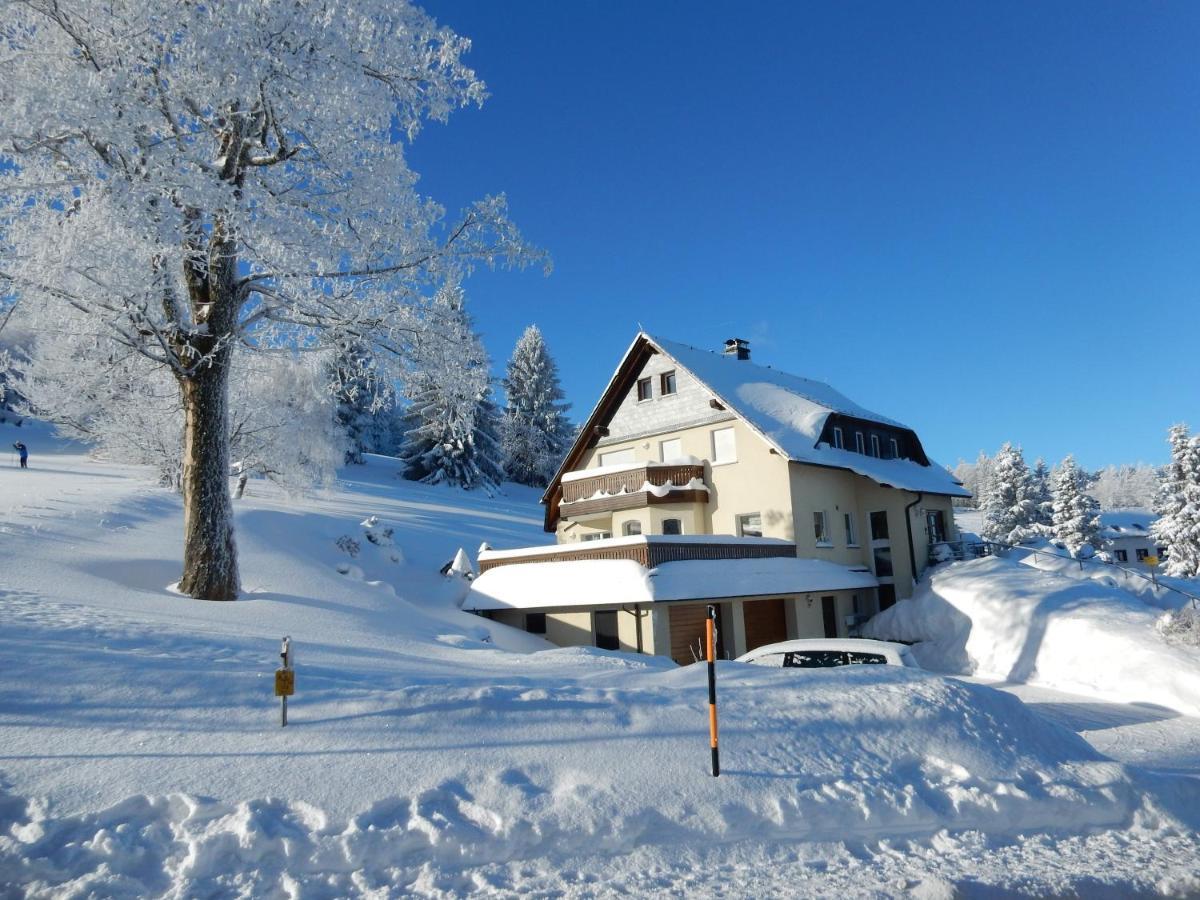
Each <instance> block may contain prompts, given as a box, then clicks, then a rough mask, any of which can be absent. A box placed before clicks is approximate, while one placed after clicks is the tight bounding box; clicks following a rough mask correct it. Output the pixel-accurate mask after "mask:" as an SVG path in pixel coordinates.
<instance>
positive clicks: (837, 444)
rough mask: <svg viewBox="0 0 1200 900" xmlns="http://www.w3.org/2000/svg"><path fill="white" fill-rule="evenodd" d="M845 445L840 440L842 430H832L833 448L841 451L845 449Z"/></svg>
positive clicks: (841, 439)
mask: <svg viewBox="0 0 1200 900" xmlns="http://www.w3.org/2000/svg"><path fill="white" fill-rule="evenodd" d="M845 445H846V442H845V441H844V440H843V438H842V429H840V428H834V429H833V446H835V447H836V448H837V449H839V450H841V449H843V448H844V447H845Z"/></svg>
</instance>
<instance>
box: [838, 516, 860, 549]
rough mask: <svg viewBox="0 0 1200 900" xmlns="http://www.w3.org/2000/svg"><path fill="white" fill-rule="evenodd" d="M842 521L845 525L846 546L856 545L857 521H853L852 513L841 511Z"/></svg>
mask: <svg viewBox="0 0 1200 900" xmlns="http://www.w3.org/2000/svg"><path fill="white" fill-rule="evenodd" d="M842 523H843V524H844V525H845V527H846V546H847V547H857V546H858V523H857V522H855V521H854V513H852V512H848V513H842Z"/></svg>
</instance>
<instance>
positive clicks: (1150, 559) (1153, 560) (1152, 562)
mask: <svg viewBox="0 0 1200 900" xmlns="http://www.w3.org/2000/svg"><path fill="white" fill-rule="evenodd" d="M1142 562H1144V563H1145V564H1146V565H1148V566H1157V565H1158V557H1157V556H1147V557H1146V558H1145V559H1143V560H1142Z"/></svg>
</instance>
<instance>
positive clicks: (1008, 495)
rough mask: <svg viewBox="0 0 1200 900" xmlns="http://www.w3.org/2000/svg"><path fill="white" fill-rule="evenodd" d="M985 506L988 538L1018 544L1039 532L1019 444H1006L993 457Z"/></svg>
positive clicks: (985, 524)
mask: <svg viewBox="0 0 1200 900" xmlns="http://www.w3.org/2000/svg"><path fill="white" fill-rule="evenodd" d="M983 509H984V517H983V536H984V537H986V538H987V539H989V540H993V541H1001V542H1003V543H1006V544H1019V543H1020V542H1021V541H1027V540H1030V539H1031V538H1033V537H1036V536H1037V535H1038V534H1039V533H1040V530H1039V529H1038V526H1037V509H1036V507H1035V504H1034V500H1033V498H1032V496H1031V482H1030V477H1029V467H1028V466H1027V465H1026V464H1025V457H1024V454H1022V452H1021V448H1020V447H1014V446H1013V445H1012V444H1005V445H1004V446H1003V447H1001V448H1000V451H999V452H998V453H997V454H996V456H995V458H994V459H993V460H992V464H991V467H990V472H989V475H988V486H987V491H986V493H985V495H984V506H983Z"/></svg>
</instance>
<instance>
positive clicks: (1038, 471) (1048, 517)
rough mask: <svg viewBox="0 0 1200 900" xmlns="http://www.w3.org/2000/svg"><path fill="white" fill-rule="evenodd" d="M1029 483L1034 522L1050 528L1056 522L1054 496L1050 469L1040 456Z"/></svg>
mask: <svg viewBox="0 0 1200 900" xmlns="http://www.w3.org/2000/svg"><path fill="white" fill-rule="evenodd" d="M1029 483H1030V490H1029V497H1030V499H1031V500H1032V501H1033V518H1034V523H1035V524H1037V525H1040V526H1042V527H1043V528H1049V527H1050V526H1051V525H1053V523H1054V497H1053V494H1052V493H1051V490H1050V469H1049V468H1048V467H1047V466H1046V461H1045V460H1044V459H1042V458H1041V457H1040V456H1039V457H1038V459H1037V462H1036V463H1035V464H1034V467H1033V472H1032V473H1031V474H1030V476H1029Z"/></svg>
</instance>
